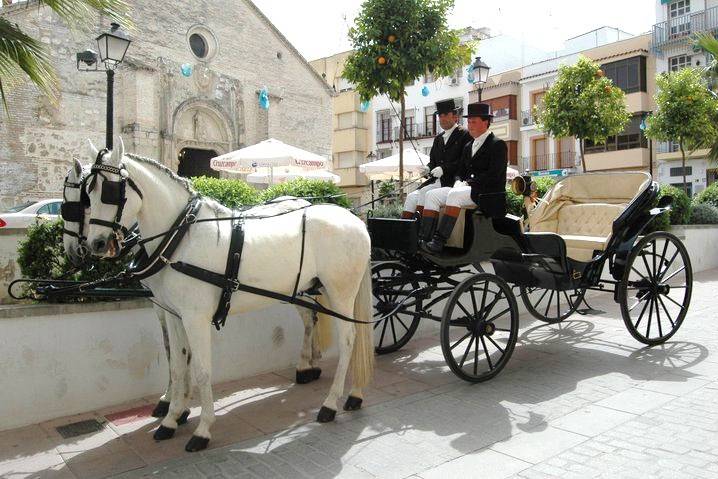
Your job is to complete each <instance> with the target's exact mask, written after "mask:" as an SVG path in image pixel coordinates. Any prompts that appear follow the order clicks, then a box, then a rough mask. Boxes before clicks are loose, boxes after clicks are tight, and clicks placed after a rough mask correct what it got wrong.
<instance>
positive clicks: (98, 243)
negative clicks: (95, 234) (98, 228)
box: [92, 238, 107, 253]
mask: <svg viewBox="0 0 718 479" xmlns="http://www.w3.org/2000/svg"><path fill="white" fill-rule="evenodd" d="M106 247H107V241H105V240H104V239H101V238H98V239H96V240H95V241H93V242H92V249H93V250H95V252H97V253H100V252H102V251H104V250H105V248H106Z"/></svg>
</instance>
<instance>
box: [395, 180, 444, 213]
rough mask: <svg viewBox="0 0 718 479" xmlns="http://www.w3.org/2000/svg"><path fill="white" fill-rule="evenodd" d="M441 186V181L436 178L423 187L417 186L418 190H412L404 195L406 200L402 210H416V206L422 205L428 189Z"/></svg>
mask: <svg viewBox="0 0 718 479" xmlns="http://www.w3.org/2000/svg"><path fill="white" fill-rule="evenodd" d="M440 187H441V181H439V179H438V178H437V179H436V181H434V182H433V183H431V184H430V185H426V186H425V187H423V188H419V189H418V190H414V191H412V192H411V193H409V194H408V195H406V201H405V202H404V211H411V212H414V211H416V207H417V206H424V202H425V199H426V194H427V193H428V192H429V191H432V190H435V189H437V188H440Z"/></svg>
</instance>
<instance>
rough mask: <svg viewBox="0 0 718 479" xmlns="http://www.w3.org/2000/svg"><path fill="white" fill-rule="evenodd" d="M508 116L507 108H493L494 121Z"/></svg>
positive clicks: (503, 119)
mask: <svg viewBox="0 0 718 479" xmlns="http://www.w3.org/2000/svg"><path fill="white" fill-rule="evenodd" d="M509 118H510V110H509V109H508V108H499V109H498V110H494V120H493V121H494V122H497V121H505V120H508V119H509Z"/></svg>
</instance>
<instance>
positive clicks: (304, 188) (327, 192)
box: [259, 178, 351, 208]
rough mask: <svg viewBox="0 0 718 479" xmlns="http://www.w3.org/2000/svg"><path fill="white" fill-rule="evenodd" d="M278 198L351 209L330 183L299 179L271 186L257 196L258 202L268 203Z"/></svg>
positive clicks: (340, 193)
mask: <svg viewBox="0 0 718 479" xmlns="http://www.w3.org/2000/svg"><path fill="white" fill-rule="evenodd" d="M279 196H297V197H300V198H307V200H308V201H309V202H310V203H333V204H336V205H339V206H342V207H344V208H351V202H350V201H349V199H348V198H347V197H346V195H345V194H344V192H343V191H342V190H341V188H339V187H338V186H337V185H335V184H334V183H332V182H330V181H322V180H308V179H304V178H299V179H296V180H292V181H288V182H286V183H279V184H277V185H272V186H270V187H269V188H267V189H266V190H264V191H262V192H261V193H260V195H259V198H260V201H269V200H273V199H274V198H277V197H279Z"/></svg>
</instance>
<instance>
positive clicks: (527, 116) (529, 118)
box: [521, 110, 534, 126]
mask: <svg viewBox="0 0 718 479" xmlns="http://www.w3.org/2000/svg"><path fill="white" fill-rule="evenodd" d="M533 124H534V116H533V114H532V113H531V110H524V111H522V112H521V126H531V125H533Z"/></svg>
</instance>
